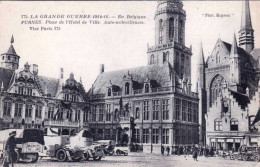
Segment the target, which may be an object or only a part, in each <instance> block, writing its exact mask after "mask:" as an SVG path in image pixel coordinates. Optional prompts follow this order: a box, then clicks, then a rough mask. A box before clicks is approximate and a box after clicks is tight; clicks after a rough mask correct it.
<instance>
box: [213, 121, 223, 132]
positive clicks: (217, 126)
mask: <svg viewBox="0 0 260 167" xmlns="http://www.w3.org/2000/svg"><path fill="white" fill-rule="evenodd" d="M214 126H215V131H222V120H221V119H216V120H215V121H214Z"/></svg>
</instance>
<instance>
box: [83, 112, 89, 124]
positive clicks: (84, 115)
mask: <svg viewBox="0 0 260 167" xmlns="http://www.w3.org/2000/svg"><path fill="white" fill-rule="evenodd" d="M83 121H84V122H87V121H88V110H84V112H83Z"/></svg>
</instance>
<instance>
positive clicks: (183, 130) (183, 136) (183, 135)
mask: <svg viewBox="0 0 260 167" xmlns="http://www.w3.org/2000/svg"><path fill="white" fill-rule="evenodd" d="M181 132H182V143H183V144H186V140H187V139H186V130H185V129H182V131H181Z"/></svg>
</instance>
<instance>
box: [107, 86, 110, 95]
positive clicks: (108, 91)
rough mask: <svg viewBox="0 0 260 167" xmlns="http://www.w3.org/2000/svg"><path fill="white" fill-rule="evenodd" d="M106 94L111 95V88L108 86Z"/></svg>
mask: <svg viewBox="0 0 260 167" xmlns="http://www.w3.org/2000/svg"><path fill="white" fill-rule="evenodd" d="M107 96H111V88H108V90H107Z"/></svg>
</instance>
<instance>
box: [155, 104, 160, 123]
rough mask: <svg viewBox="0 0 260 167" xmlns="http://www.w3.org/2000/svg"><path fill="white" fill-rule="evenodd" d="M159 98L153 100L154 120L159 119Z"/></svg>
mask: <svg viewBox="0 0 260 167" xmlns="http://www.w3.org/2000/svg"><path fill="white" fill-rule="evenodd" d="M159 102H160V101H159V100H153V120H159Z"/></svg>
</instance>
